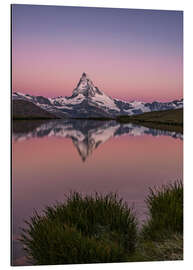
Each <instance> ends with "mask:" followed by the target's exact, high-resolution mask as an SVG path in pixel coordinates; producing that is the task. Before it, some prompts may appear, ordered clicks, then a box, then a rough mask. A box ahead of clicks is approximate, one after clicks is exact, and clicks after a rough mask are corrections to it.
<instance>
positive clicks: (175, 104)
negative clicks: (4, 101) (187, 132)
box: [13, 73, 183, 118]
mask: <svg viewBox="0 0 193 270" xmlns="http://www.w3.org/2000/svg"><path fill="white" fill-rule="evenodd" d="M13 99H23V100H28V101H31V102H33V103H35V104H36V105H37V106H39V107H41V108H43V109H44V110H47V111H48V112H51V113H54V114H55V115H58V116H60V117H63V118H66V117H69V118H96V117H97V118H98V117H99V118H100V117H107V118H114V117H116V116H119V115H134V114H141V113H144V112H151V111H159V110H169V109H179V108H182V107H183V100H182V99H181V100H174V101H171V102H157V101H154V102H152V103H148V102H141V101H132V102H126V101H122V100H119V99H113V98H111V97H109V96H107V95H106V94H105V93H104V92H102V91H101V90H99V89H98V87H96V86H94V84H93V82H92V81H91V80H90V78H89V77H88V76H87V74H86V73H83V74H82V76H81V78H80V80H79V82H78V84H77V87H76V88H75V89H74V90H73V93H72V96H70V97H56V98H46V97H43V96H32V95H28V94H23V93H19V92H15V93H13Z"/></svg>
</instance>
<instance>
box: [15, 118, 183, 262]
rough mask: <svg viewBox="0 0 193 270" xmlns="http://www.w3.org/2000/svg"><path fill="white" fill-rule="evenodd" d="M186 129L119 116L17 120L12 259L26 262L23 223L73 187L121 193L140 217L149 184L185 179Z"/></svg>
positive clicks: (143, 210)
mask: <svg viewBox="0 0 193 270" xmlns="http://www.w3.org/2000/svg"><path fill="white" fill-rule="evenodd" d="M182 139H183V138H182V134H180V133H175V132H166V131H160V130H155V129H150V128H146V127H142V126H136V125H132V124H126V125H121V124H118V123H117V122H115V121H108V122H106V121H92V120H81V121H80V120H71V121H70V120H54V121H48V120H47V121H14V123H13V163H12V173H13V178H12V190H13V192H12V201H13V208H12V209H13V213H12V214H13V264H15V265H22V264H25V256H24V253H23V251H22V248H21V245H20V243H19V241H18V238H19V235H20V232H21V231H20V228H21V227H23V226H24V220H26V219H28V218H29V217H30V215H31V214H32V213H33V210H34V209H37V210H39V211H41V209H43V208H44V206H46V205H50V204H52V203H54V202H56V201H62V200H63V199H64V194H65V193H68V192H69V191H74V190H75V191H80V192H81V193H83V194H88V193H93V192H95V191H97V192H100V193H108V192H117V193H118V194H119V196H120V197H122V198H123V199H124V200H126V201H127V202H128V204H129V205H133V204H134V206H135V209H136V212H137V215H138V217H139V219H140V221H141V222H142V221H143V220H144V219H145V218H146V208H145V204H144V199H145V197H146V195H147V193H148V188H149V187H153V186H155V185H161V184H164V183H168V182H172V181H174V180H176V179H182V163H183V160H182V159H183V153H182V152H183V141H182Z"/></svg>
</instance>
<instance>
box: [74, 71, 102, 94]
mask: <svg viewBox="0 0 193 270" xmlns="http://www.w3.org/2000/svg"><path fill="white" fill-rule="evenodd" d="M78 94H82V95H84V96H85V97H94V96H95V94H99V95H103V92H102V91H100V90H99V89H98V87H95V86H94V84H93V82H92V81H91V79H90V78H89V77H88V75H87V74H86V73H85V72H83V73H82V76H81V78H80V80H79V82H78V84H77V87H76V88H75V89H74V90H73V96H76V95H78Z"/></svg>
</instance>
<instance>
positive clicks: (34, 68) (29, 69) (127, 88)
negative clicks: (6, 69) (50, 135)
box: [12, 5, 183, 101]
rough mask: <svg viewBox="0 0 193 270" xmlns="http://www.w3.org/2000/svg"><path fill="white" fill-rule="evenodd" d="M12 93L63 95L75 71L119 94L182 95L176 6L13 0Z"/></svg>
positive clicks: (180, 22) (161, 97)
mask: <svg viewBox="0 0 193 270" xmlns="http://www.w3.org/2000/svg"><path fill="white" fill-rule="evenodd" d="M12 41H13V43H12V53H13V54H12V56H13V58H12V74H13V80H12V85H13V91H20V92H24V93H28V94H32V95H44V96H52V97H53V96H60V95H61V96H70V95H71V93H72V90H73V89H74V88H75V86H76V84H77V82H78V80H79V78H80V76H81V74H82V72H86V73H88V74H89V76H90V78H91V79H92V80H93V82H94V84H95V85H96V86H98V87H99V89H101V90H103V91H104V92H105V93H106V94H108V95H110V96H112V97H117V98H121V99H125V100H133V99H137V100H145V101H152V100H160V101H166V100H171V99H176V98H181V97H182V95H183V12H181V11H159V10H134V9H109V8H80V7H63V6H39V5H12Z"/></svg>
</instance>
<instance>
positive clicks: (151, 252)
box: [21, 181, 183, 265]
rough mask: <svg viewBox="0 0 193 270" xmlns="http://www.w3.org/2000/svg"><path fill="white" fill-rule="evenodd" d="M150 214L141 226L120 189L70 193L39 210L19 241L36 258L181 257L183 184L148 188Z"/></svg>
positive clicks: (70, 261)
mask: <svg viewBox="0 0 193 270" xmlns="http://www.w3.org/2000/svg"><path fill="white" fill-rule="evenodd" d="M146 203H147V207H148V210H149V219H148V221H147V222H146V223H145V224H143V226H142V229H141V230H140V231H139V230H138V229H137V219H136V217H135V214H134V212H133V210H132V209H130V208H129V207H128V206H127V204H125V203H123V201H122V200H120V199H119V198H118V197H117V195H116V194H109V195H105V196H102V195H99V194H95V196H85V197H84V196H82V195H81V194H79V193H72V194H70V196H69V197H67V200H66V201H65V202H64V203H58V204H56V205H54V206H51V207H47V208H46V209H45V210H44V214H43V215H42V216H40V215H39V214H38V213H35V214H34V216H33V217H31V219H30V220H29V222H27V225H28V228H27V229H24V230H23V234H22V237H21V241H22V242H23V244H24V246H25V250H26V252H27V255H28V259H31V263H32V264H36V265H37V264H38V265H42V264H74V263H99V262H100V263H104V262H128V261H159V260H181V259H183V185H182V182H180V181H176V182H175V183H174V184H171V185H167V186H162V187H161V188H155V189H150V193H149V195H148V197H147V199H146Z"/></svg>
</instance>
